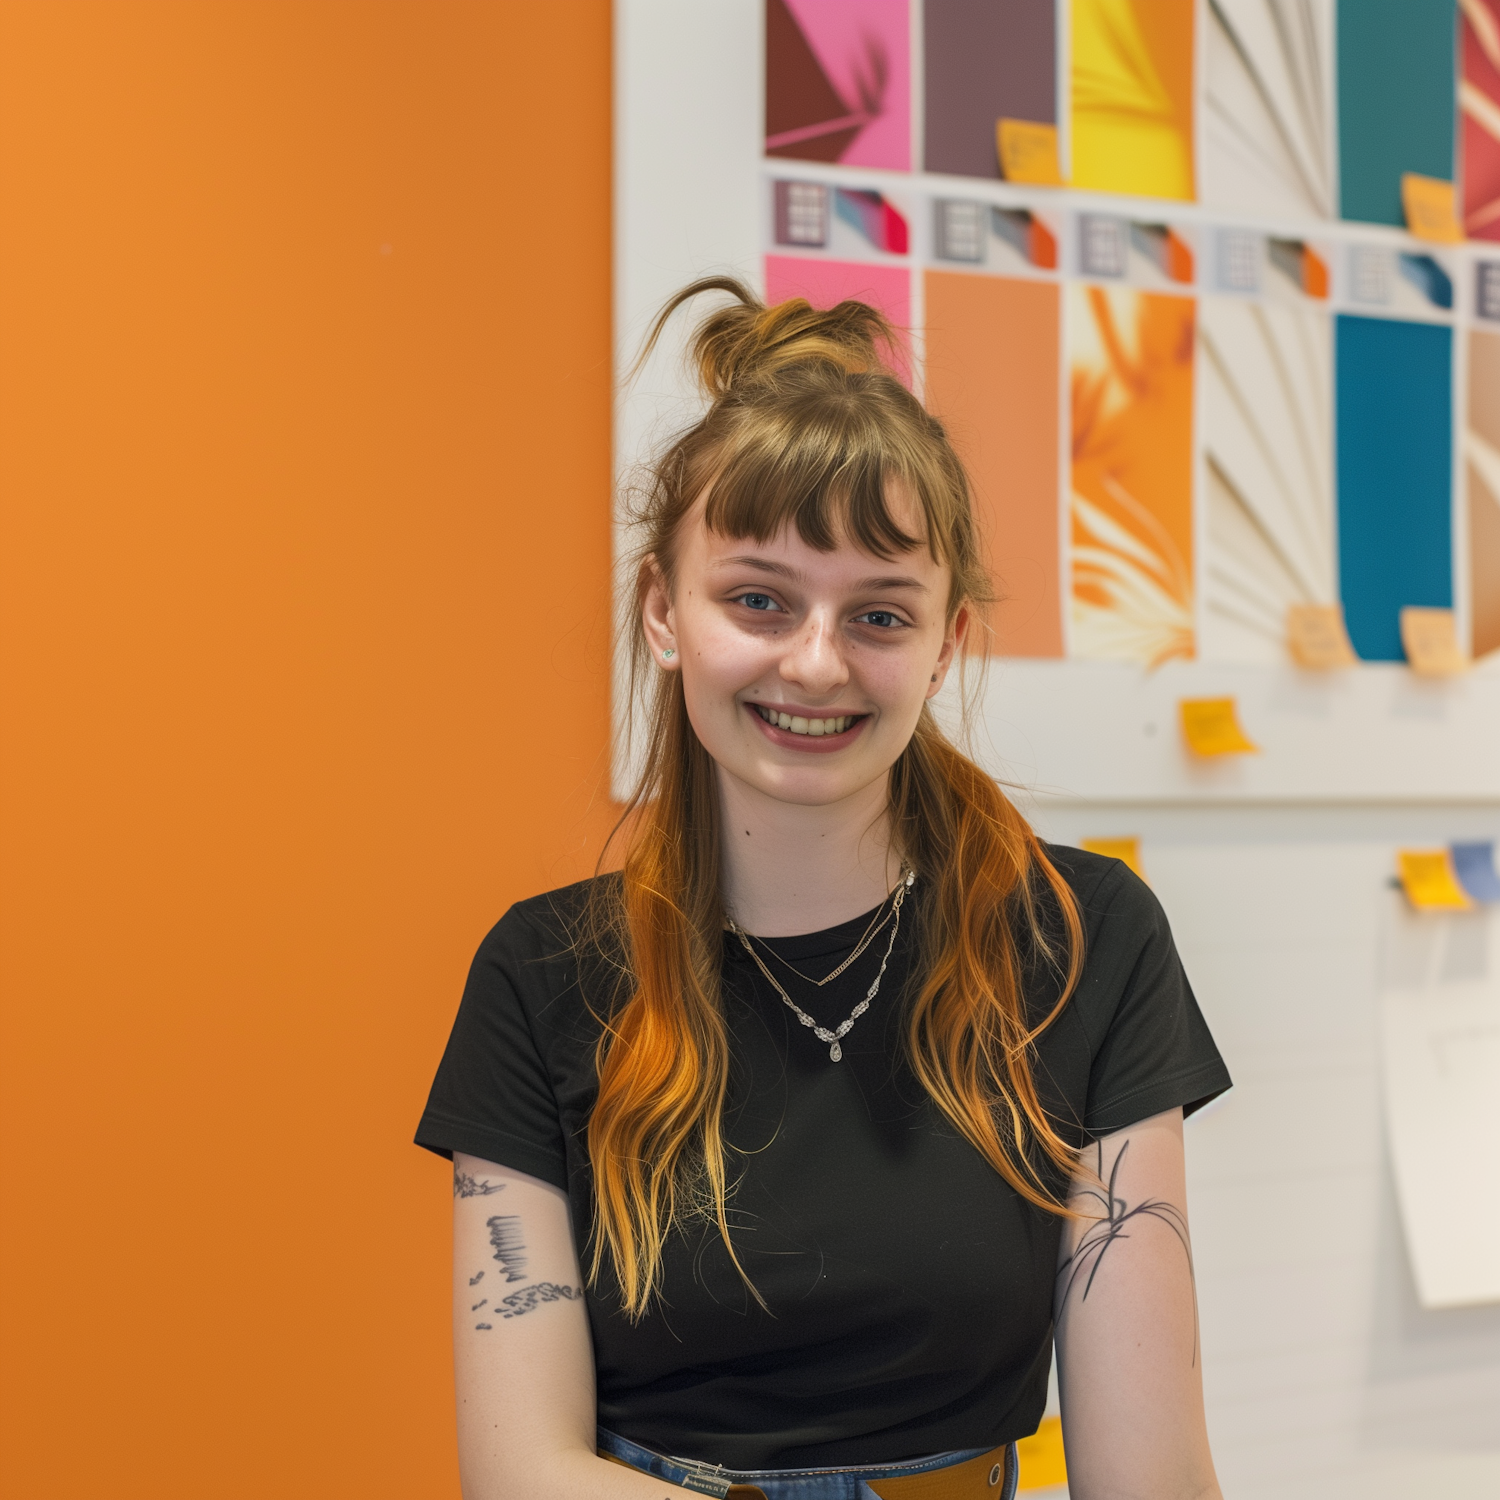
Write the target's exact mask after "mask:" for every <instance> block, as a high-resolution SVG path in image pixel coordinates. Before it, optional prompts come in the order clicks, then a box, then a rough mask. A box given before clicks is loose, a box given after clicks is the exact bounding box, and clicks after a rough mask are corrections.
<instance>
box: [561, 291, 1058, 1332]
mask: <svg viewBox="0 0 1500 1500" xmlns="http://www.w3.org/2000/svg"><path fill="white" fill-rule="evenodd" d="M710 291H718V292H727V293H728V294H729V296H730V297H731V298H732V299H733V300H732V301H731V302H730V303H729V304H728V305H727V306H724V307H722V308H720V309H718V310H716V311H714V312H713V313H711V314H709V315H708V316H707V317H705V318H704V319H703V321H702V322H701V323H700V325H699V327H698V329H697V332H696V335H695V337H694V340H693V344H692V349H693V355H694V358H695V360H696V364H697V369H698V374H699V377H700V379H701V382H702V386H703V389H704V391H705V393H706V395H707V397H708V399H709V407H708V411H707V413H706V415H704V416H703V418H702V419H701V420H700V421H699V422H697V423H696V424H695V425H694V426H692V427H691V428H690V429H688V430H687V431H686V432H684V433H682V434H681V435H680V436H679V437H678V438H677V439H676V441H675V442H673V443H672V444H671V445H670V446H669V447H668V448H667V449H666V450H665V452H663V453H662V454H661V456H660V457H659V459H658V460H657V461H656V463H655V464H654V465H652V467H651V470H650V474H649V483H648V484H647V485H646V486H645V487H644V492H643V498H642V499H641V501H640V502H639V504H638V506H637V512H636V515H635V517H634V519H635V522H636V526H637V531H638V536H639V546H638V551H637V562H638V564H639V568H640V571H639V574H638V577H639V579H640V587H641V589H642V590H644V588H645V587H647V586H648V583H649V580H650V577H651V570H652V569H655V570H658V571H659V575H660V576H661V578H662V579H663V581H664V582H665V584H666V587H667V589H668V590H669V591H670V590H671V588H672V587H673V584H674V581H675V579H674V561H675V555H676V545H677V540H678V536H679V532H680V529H681V527H682V525H683V524H684V521H685V520H686V519H687V518H688V517H689V515H690V514H691V513H692V512H693V511H694V508H695V507H696V506H698V505H699V503H700V502H702V521H703V523H704V524H705V525H707V526H708V527H710V528H711V529H712V530H714V531H716V532H718V533H721V534H723V535H727V536H731V537H749V538H754V539H755V540H757V541H767V540H769V539H771V538H773V537H775V536H777V535H779V534H780V533H781V532H782V531H783V530H784V528H786V527H788V526H792V527H795V528H796V531H797V533H798V535H799V536H801V538H802V539H803V540H804V541H805V542H807V544H808V545H809V546H812V547H816V548H820V549H824V550H828V551H832V550H833V549H834V548H836V547H837V546H838V545H840V543H841V542H842V541H844V540H845V539H846V538H847V539H849V540H852V541H853V542H855V543H856V544H857V545H858V546H860V547H862V548H864V549H865V550H866V551H868V552H870V553H873V554H874V555H876V556H878V557H883V558H886V557H894V556H897V555H899V554H901V553H904V552H908V551H910V550H912V549H913V548H916V547H920V546H926V547H927V548H929V549H930V551H931V553H932V555H933V557H934V559H935V560H936V561H938V562H940V563H945V564H946V565H947V566H948V568H949V570H950V574H951V577H952V586H951V590H950V594H949V599H948V605H947V608H948V619H949V622H950V623H951V622H952V620H953V618H954V616H955V615H956V613H957V611H958V610H959V609H960V608H961V607H962V606H964V605H965V604H967V605H969V606H971V607H975V608H978V607H982V606H983V605H984V604H986V603H987V602H989V600H990V597H991V595H990V583H989V579H988V577H987V575H986V573H985V569H984V565H983V562H982V560H981V555H980V548H979V540H978V537H977V534H976V529H975V523H974V513H973V504H972V501H971V497H970V493H969V485H968V481H967V479H966V477H965V475H964V471H963V466H962V465H961V464H960V462H959V460H958V458H957V456H956V455H955V453H954V451H953V449H952V447H951V445H950V444H949V442H948V439H947V437H946V435H945V434H944V432H943V429H942V427H941V425H940V424H939V423H938V422H937V421H936V420H935V419H934V418H933V417H932V416H930V415H929V414H928V413H927V412H926V411H925V410H924V409H923V408H922V405H921V403H920V402H918V401H917V399H916V398H915V397H914V396H913V395H912V394H911V392H910V391H908V390H907V388H906V387H905V386H904V385H903V384H902V382H901V381H900V379H898V378H897V376H896V375H895V373H894V372H893V368H892V365H893V360H894V356H895V352H896V349H897V344H896V340H895V335H894V332H893V330H892V328H891V326H890V325H889V324H888V323H887V322H886V320H885V319H884V318H883V317H882V316H881V314H880V313H878V312H877V311H876V310H875V309H874V308H871V307H868V306H866V305H865V304H864V303H861V302H852V301H851V302H841V303H839V305H838V306H837V307H834V308H832V309H830V310H828V311H826V312H821V311H816V310H814V309H813V308H812V307H810V306H809V305H808V304H807V303H806V302H805V301H803V300H801V299H800V298H799V299H795V300H793V301H789V302H783V303H780V304H779V305H777V306H775V307H766V306H764V305H762V304H761V303H760V301H759V300H758V299H757V298H756V297H755V296H754V295H753V294H752V293H751V292H750V291H749V290H748V289H747V288H746V287H744V286H743V285H742V284H740V283H739V282H737V281H734V280H731V279H728V278H724V277H710V278H706V279H704V280H701V281H697V282H694V283H693V284H692V285H691V286H689V287H686V288H685V289H684V290H683V291H681V292H679V293H678V294H677V295H676V296H675V297H673V298H672V300H671V301H670V302H669V303H668V304H667V305H666V307H665V308H664V309H663V310H662V312H661V314H660V316H659V317H658V319H657V321H656V324H655V326H654V328H653V329H652V332H651V335H650V338H649V340H648V341H647V345H646V353H649V352H650V350H651V348H652V347H653V346H654V345H655V343H656V341H657V339H658V338H659V337H660V334H661V331H662V328H663V327H664V325H665V323H666V321H667V319H668V318H669V317H671V315H672V314H673V313H674V312H675V311H676V310H677V308H678V307H680V306H681V305H682V304H683V303H685V302H687V301H688V300H690V299H691V298H694V297H697V296H699V295H700V294H702V293H704V292H710ZM644 357H645V355H644V354H643V356H642V358H643V359H644ZM893 484H894V485H897V486H899V487H900V488H901V490H902V491H903V492H904V494H906V495H908V496H909V497H911V499H912V500H914V501H915V504H916V509H917V510H918V511H919V512H920V515H921V517H922V522H923V534H922V535H920V536H914V535H911V534H909V533H908V532H907V531H905V530H903V529H902V526H901V524H900V523H899V522H898V520H897V518H896V516H895V515H894V514H893V512H892V510H891V508H890V506H889V504H888V496H889V495H890V492H891V487H892V485H893ZM632 629H633V639H632V650H631V664H632V695H631V702H632V706H633V707H634V706H635V705H637V704H644V709H643V711H641V712H637V713H634V714H633V717H634V718H635V720H636V722H637V723H638V724H639V725H640V727H641V728H642V729H643V731H644V737H645V756H644V768H643V770H642V772H641V775H640V780H639V783H638V784H637V786H636V788H635V790H634V793H633V795H632V796H631V798H630V800H629V803H628V805H627V810H626V815H625V817H624V818H623V819H622V821H621V824H620V828H619V830H617V831H619V832H621V834H622V837H623V839H624V844H625V848H624V867H623V872H622V875H621V877H620V878H619V879H618V880H609V881H598V882H596V883H595V896H594V898H593V901H592V903H591V906H590V908H589V913H588V919H587V920H586V922H585V924H584V926H583V928H582V929H581V931H580V934H579V943H580V946H586V947H587V948H588V949H589V951H590V952H591V953H592V954H593V955H595V956H597V955H599V954H600V953H601V952H606V953H613V954H615V955H618V963H619V965H620V968H619V977H620V983H619V984H618V985H617V987H616V990H615V993H614V995H613V997H612V1003H611V1005H610V1007H609V1009H608V1010H607V1012H606V1013H604V1014H603V1015H602V1016H601V1019H602V1020H603V1022H604V1025H603V1030H602V1032H601V1035H600V1039H599V1046H598V1054H597V1063H598V1072H599V1093H598V1098H597V1101H596V1102H595V1104H594V1107H593V1110H592V1112H591V1114H590V1116H589V1122H588V1154H589V1160H590V1164H591V1167H592V1171H593V1180H594V1197H595V1222H594V1233H593V1237H592V1260H591V1264H590V1272H589V1274H590V1277H591V1279H592V1280H593V1281H594V1282H595V1283H597V1280H598V1278H599V1276H600V1274H601V1271H602V1268H603V1266H604V1264H605V1262H606V1260H608V1261H609V1262H610V1263H611V1264H612V1266H613V1269H614V1273H615V1275H616V1277H617V1279H618V1282H619V1286H620V1291H621V1299H622V1304H623V1308H624V1311H625V1312H626V1313H627V1315H629V1316H631V1317H635V1318H639V1317H641V1316H643V1315H644V1313H645V1311H646V1309H647V1307H648V1305H649V1303H650V1300H651V1298H652V1295H653V1293H654V1292H655V1291H656V1290H657V1289H658V1287H659V1285H660V1280H661V1269H662V1253H663V1246H664V1243H665V1241H666V1237H667V1235H668V1234H669V1233H670V1232H671V1230H672V1228H673V1226H674V1225H677V1224H679V1223H681V1222H682V1221H683V1220H684V1219H685V1218H687V1217H690V1216H693V1217H697V1216H705V1217H707V1218H708V1219H710V1220H712V1221H713V1222H714V1223H716V1224H717V1226H718V1230H719V1233H720V1234H721V1235H722V1236H723V1239H724V1243H725V1245H726V1246H727V1247H728V1251H729V1255H730V1257H731V1259H732V1260H733V1261H734V1264H735V1266H736V1267H737V1268H738V1269H739V1270H740V1274H741V1275H742V1276H744V1275H745V1272H744V1268H743V1267H742V1266H741V1265H740V1262H739V1258H738V1256H737V1255H736V1253H735V1248H734V1243H733V1239H732V1237H731V1234H730V1227H729V1221H728V1203H729V1199H730V1197H731V1192H732V1183H731V1178H730V1172H729V1169H728V1167H727V1166H726V1161H725V1146H724V1136H723V1124H722V1117H723V1112H724V1102H725V1096H726V1093H727V1090H728V1079H729V1059H730V1049H729V1038H728V1033H727V1029H726V1025H725V1019H724V1006H723V1001H722V997H721V994H720V966H721V962H722V956H723V931H724V924H725V910H724V902H723V897H722V894H721V886H720V875H721V865H720V861H721V844H720V829H719V803H718V792H717V788H716V785H715V768H714V764H713V761H712V760H711V759H710V757H709V755H708V752H707V751H706V750H705V749H704V748H703V745H702V744H701V743H700V742H699V740H698V737H697V735H696V734H695V733H694V731H693V727H692V724H691V723H690V722H689V719H688V714H687V707H686V703H685V700H684V696H683V688H682V677H681V674H680V673H677V672H669V673H662V672H655V671H653V670H652V669H653V667H654V663H653V661H652V658H651V656H650V653H649V650H648V648H647V644H646V639H645V633H644V630H643V627H642V622H641V615H640V611H639V609H637V610H636V612H635V616H634V620H633V626H632ZM889 816H890V826H891V834H892V838H893V840H894V843H895V846H896V848H897V849H898V850H899V852H900V854H901V856H902V857H903V858H904V859H905V861H906V863H907V864H908V865H909V866H910V867H911V868H913V869H915V870H916V871H917V872H918V873H919V875H920V877H921V879H922V881H923V883H924V885H925V886H926V888H927V889H926V890H925V891H924V895H923V899H922V901H921V902H920V903H918V911H919V913H920V918H919V924H918V928H917V934H918V935H917V954H918V958H919V965H920V967H919V972H920V973H921V974H922V975H923V976H924V977H923V978H922V980H921V984H920V988H919V989H918V990H917V992H916V993H915V995H914V996H912V997H911V999H910V1009H909V1019H908V1023H907V1029H906V1044H907V1050H908V1054H909V1059H910V1063H911V1067H912V1069H913V1070H914V1072H915V1074H916V1076H917V1078H918V1079H919V1080H920V1081H921V1083H922V1085H923V1087H924V1088H925V1089H926V1090H927V1092H928V1093H929V1094H930V1095H931V1097H932V1100H933V1102H934V1103H935V1104H936V1105H937V1107H938V1108H939V1109H940V1110H941V1111H942V1112H943V1114H944V1115H946V1116H947V1118H948V1119H949V1120H950V1121H951V1122H952V1124H953V1125H954V1127H955V1128H956V1129H957V1130H958V1131H960V1132H961V1133H962V1134H963V1135H964V1136H965V1137H966V1138H967V1139H968V1140H969V1141H970V1142H971V1143H972V1144H973V1145H974V1147H975V1149H976V1150H978V1151H979V1152H980V1154H981V1155H982V1156H983V1157H984V1158H985V1160H986V1161H988V1162H989V1163H990V1165H991V1166H992V1167H994V1169H995V1170H996V1171H997V1172H998V1173H999V1174H1000V1175H1001V1176H1002V1177H1003V1178H1004V1179H1005V1180H1006V1181H1007V1182H1008V1183H1009V1184H1010V1185H1011V1186H1012V1187H1013V1188H1014V1189H1015V1190H1016V1192H1018V1193H1019V1194H1020V1195H1021V1196H1022V1197H1023V1198H1025V1199H1027V1200H1028V1201H1029V1202H1031V1203H1033V1204H1036V1205H1037V1206H1038V1207H1040V1208H1042V1209H1046V1210H1048V1211H1051V1212H1054V1213H1066V1209H1065V1208H1064V1207H1063V1204H1062V1202H1061V1199H1060V1195H1059V1192H1058V1190H1057V1184H1058V1182H1059V1181H1062V1182H1066V1180H1067V1176H1066V1174H1068V1173H1069V1172H1070V1171H1071V1170H1072V1168H1073V1166H1074V1163H1075V1159H1076V1158H1075V1154H1074V1151H1073V1149H1072V1148H1071V1147H1070V1146H1069V1145H1068V1143H1067V1142H1066V1141H1065V1140H1064V1139H1063V1138H1062V1137H1061V1136H1060V1135H1059V1134H1058V1133H1057V1131H1056V1130H1055V1129H1054V1127H1053V1125H1052V1123H1051V1122H1050V1121H1049V1120H1048V1118H1047V1115H1046V1113H1045V1111H1044V1109H1043V1107H1042V1104H1041V1101H1040V1099H1039V1098H1038V1094H1037V1089H1036V1083H1035V1080H1034V1078H1033V1076H1032V1067H1031V1054H1032V1048H1033V1045H1034V1043H1035V1042H1036V1039H1037V1037H1038V1036H1039V1035H1040V1034H1041V1032H1042V1031H1043V1030H1045V1029H1046V1027H1047V1026H1049V1025H1050V1024H1051V1023H1052V1021H1053V1020H1054V1019H1055V1018H1056V1016H1057V1014H1058V1012H1059V1011H1060V1010H1061V1009H1062V1007H1063V1005H1064V1004H1066V1002H1067V999H1068V996H1069V995H1070V994H1071V993H1072V990H1073V988H1074V986H1075V985H1076V984H1077V980H1078V975H1079V972H1080V970H1081V968H1082V963H1083V929H1082V925H1081V923H1080V921H1079V917H1078V910H1077V905H1076V903H1075V901H1074V899H1073V895H1072V892H1071V890H1070V889H1069V888H1068V886H1067V884H1066V883H1065V882H1064V880H1063V878H1062V877H1061V875H1059V874H1058V872H1057V870H1056V869H1055V868H1054V867H1053V865H1052V864H1051V862H1050V861H1049V860H1048V859H1047V856H1046V853H1045V852H1044V850H1043V848H1042V846H1041V844H1040V843H1039V841H1038V839H1037V837H1036V835H1035V834H1034V833H1033V832H1032V830H1031V828H1030V827H1029V826H1028V824H1027V823H1026V821H1025V819H1024V818H1022V816H1021V815H1020V813H1019V812H1017V810H1016V809H1015V808H1014V807H1013V806H1012V805H1011V803H1010V802H1009V801H1008V800H1007V799H1006V797H1005V796H1004V795H1003V793H1002V792H1001V790H1000V788H999V787H998V786H997V785H996V783H995V781H994V780H993V779H992V778H991V777H990V776H989V775H987V774H986V773H985V772H984V771H983V770H981V769H980V767H979V766H977V765H976V764H975V763H974V762H973V761H972V760H970V759H969V758H968V757H967V756H965V755H964V754H962V753H961V752H960V751H959V750H958V749H957V747H956V746H954V745H953V744H952V743H951V742H950V741H949V740H948V739H947V738H946V737H945V735H944V734H943V732H942V730H941V729H940V728H939V727H938V724H937V721H936V720H935V719H934V717H933V715H932V712H931V709H930V708H928V707H925V706H924V708H923V709H922V713H921V717H920V719H919V721H918V723H917V728H916V732H915V733H914V734H913V735H912V738H911V741H910V743H909V744H908V745H907V747H906V749H905V750H904V751H903V752H902V754H901V756H900V758H899V759H898V760H897V761H896V763H895V765H894V766H893V767H892V768H891V773H890V803H889ZM1049 898H1050V899H1049ZM1038 964H1041V965H1042V966H1045V967H1050V968H1051V969H1052V970H1053V971H1054V972H1055V974H1056V976H1057V977H1058V979H1059V980H1060V985H1059V998H1058V999H1057V1002H1056V1004H1055V1005H1053V1006H1052V1007H1051V1008H1050V1010H1049V1011H1048V1013H1047V1014H1046V1015H1045V1016H1044V1017H1042V1018H1041V1019H1040V1020H1039V1021H1036V1020H1034V1019H1032V1018H1030V1017H1029V1015H1028V1007H1027V1003H1026V997H1025V993H1024V984H1025V982H1026V978H1027V975H1028V973H1035V972H1036V966H1037V965H1038ZM1060 1174H1061V1175H1060ZM745 1280H746V1283H747V1285H749V1286H750V1289H751V1292H752V1293H754V1294H755V1295H756V1296H757V1298H758V1295H759V1294H758V1293H755V1291H754V1287H753V1285H752V1284H751V1283H750V1279H749V1277H748V1276H745Z"/></svg>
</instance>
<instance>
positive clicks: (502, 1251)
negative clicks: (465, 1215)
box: [485, 1214, 526, 1281]
mask: <svg viewBox="0 0 1500 1500" xmlns="http://www.w3.org/2000/svg"><path fill="white" fill-rule="evenodd" d="M485 1228H486V1229H488V1230H489V1232H490V1244H492V1245H493V1246H494V1247H495V1259H496V1260H498V1261H499V1262H500V1264H501V1266H502V1267H503V1268H504V1271H505V1279H506V1280H507V1281H525V1280H526V1246H525V1245H523V1244H522V1243H521V1220H520V1218H519V1217H518V1216H517V1215H515V1214H496V1215H495V1217H494V1218H493V1219H486V1220H485Z"/></svg>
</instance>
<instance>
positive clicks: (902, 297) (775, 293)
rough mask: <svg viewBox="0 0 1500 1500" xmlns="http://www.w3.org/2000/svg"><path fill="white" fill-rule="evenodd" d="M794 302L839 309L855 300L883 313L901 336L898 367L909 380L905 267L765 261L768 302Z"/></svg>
mask: <svg viewBox="0 0 1500 1500" xmlns="http://www.w3.org/2000/svg"><path fill="white" fill-rule="evenodd" d="M789 297H806V298H807V300H808V301H809V302H811V303H812V305H813V306H814V307H835V306H837V305H838V304H839V303H840V302H843V301H846V300H848V299H851V298H852V299H854V300H856V301H859V302H868V303H869V304H870V306H871V307H877V308H879V309H880V311H881V312H883V313H884V314H885V315H886V317H887V318H889V319H890V320H891V322H892V323H893V324H894V325H895V327H896V330H897V332H898V333H899V334H900V336H901V347H900V348H898V349H897V350H896V351H895V354H896V358H897V364H898V367H899V368H900V371H901V373H902V375H903V377H906V378H909V377H910V374H911V355H910V347H911V346H910V342H909V334H908V331H909V329H910V327H911V272H910V271H908V270H907V269H906V267H905V266H874V265H867V264H866V263H864V262H862V261H857V260H812V259H804V258H803V257H801V256H797V255H768V256H766V301H767V302H768V303H776V302H785V301H786V300H787V299H788V298H789Z"/></svg>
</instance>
